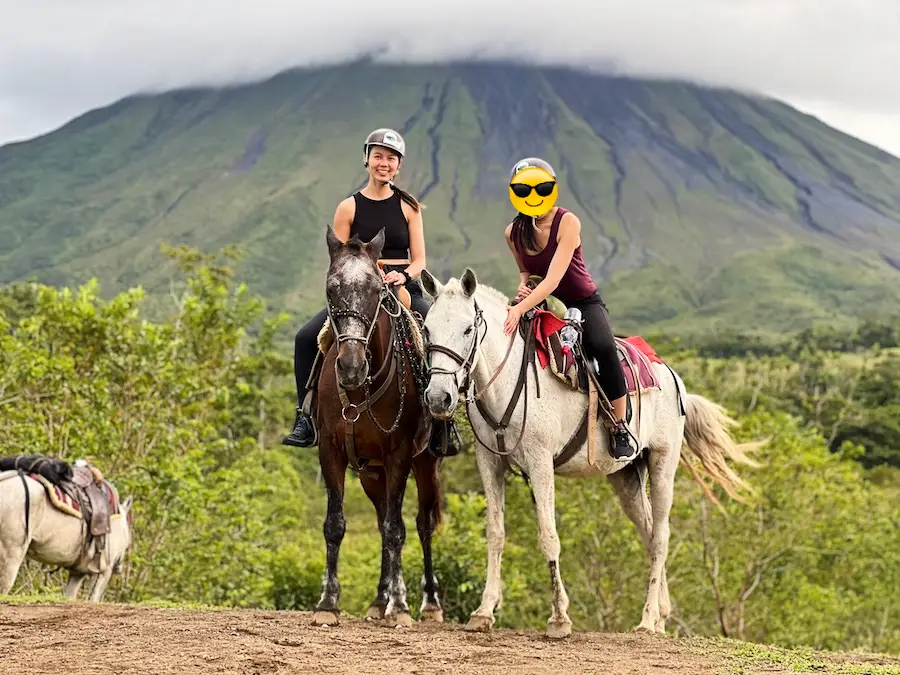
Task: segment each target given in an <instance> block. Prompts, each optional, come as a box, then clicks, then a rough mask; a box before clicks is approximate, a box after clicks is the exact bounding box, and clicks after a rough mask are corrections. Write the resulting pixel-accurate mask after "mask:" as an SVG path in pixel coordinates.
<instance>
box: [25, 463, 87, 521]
mask: <svg viewBox="0 0 900 675" xmlns="http://www.w3.org/2000/svg"><path fill="white" fill-rule="evenodd" d="M28 477H29V478H33V479H34V480H36V481H37V482H38V483H40V484H41V485H43V486H44V489H45V490H46V491H47V497H48V498H49V499H50V503H51V504H53V506H55V507H56V508H57V509H59V510H60V511H62V512H63V513H67V514H69V515H70V516H75V517H76V518H84V516H83V515H82V513H81V505H80V504H79V503H78V501H77V500H75V499H72V498H71V497H70V496H69V495H68V494H67V493H65V492H63V489H62V488H61V487H59V485H54V484H53V483H51V482H50V481H49V480H47V479H46V478H44V477H43V476H41V475H40V474H36V473H30V474H28Z"/></svg>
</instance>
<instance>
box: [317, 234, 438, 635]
mask: <svg viewBox="0 0 900 675" xmlns="http://www.w3.org/2000/svg"><path fill="white" fill-rule="evenodd" d="M325 238H326V241H327V243H328V253H329V256H330V258H331V264H330V266H329V269H328V274H327V277H326V281H325V295H326V300H327V308H328V320H329V322H330V325H331V330H332V333H333V338H334V342H333V344H332V345H331V346H330V347H329V348H328V351H327V353H326V354H325V357H324V360H323V361H322V371H321V375H320V377H319V380H318V386H317V389H316V394H317V396H316V398H317V403H316V420H317V424H318V428H319V430H320V431H319V462H320V464H321V466H322V476H323V478H324V481H325V489H326V492H327V494H328V513H327V515H326V516H325V526H324V535H325V550H326V562H325V578H324V580H323V585H322V597H321V598H320V600H319V603H318V605H316V608H315V612H314V616H313V622H314V623H315V624H317V625H323V624H327V625H334V624H336V623H338V615H339V614H340V609H339V608H338V604H339V599H340V592H341V587H340V583H339V582H338V575H337V563H338V552H339V550H340V546H341V541H342V540H343V537H344V531H345V522H344V513H343V501H344V477H345V474H346V470H347V466H348V465H349V466H350V468H351V469H353V470H355V471H358V472H359V476H360V482H361V483H362V486H363V489H364V490H365V492H366V494H367V495H368V497H369V499H370V500H371V501H372V504H373V505H374V506H375V512H376V514H377V516H378V527H379V530H380V532H381V579H380V580H379V582H378V593H377V595H376V596H375V600H373V601H372V604H371V605H370V607H369V610H368V613H367V618H369V619H385V620H386V622H387V623H388V625H392V626H396V625H400V626H410V625H412V618H411V617H410V611H409V605H408V604H407V601H406V585H405V584H404V582H403V572H402V565H401V552H402V549H403V544H404V541H405V539H406V527H405V525H404V523H403V514H402V507H403V497H404V494H405V492H406V483H407V479H408V478H409V472H410V470H411V469H412V471H413V472H414V473H415V478H416V486H417V490H418V496H419V513H418V516H417V518H416V526H417V530H418V532H419V539H420V541H421V542H422V551H423V554H424V575H423V577H422V591H423V593H422V595H423V597H422V607H421V618H422V620H423V621H443V611H442V609H441V605H440V601H439V600H438V595H437V590H438V586H437V580H436V579H435V575H434V565H433V562H432V555H431V537H432V534H433V533H434V530H435V528H436V527H437V525H438V524H439V522H440V516H441V513H440V500H441V494H440V480H439V474H438V469H439V466H440V459H438V458H436V457H434V456H433V455H432V454H431V453H430V452H428V450H427V446H428V439H429V435H430V432H431V417H430V415H428V414H427V413H426V412H425V407H424V400H423V398H422V396H423V392H424V388H425V383H426V382H425V375H424V365H423V362H422V359H421V357H420V355H419V354H417V353H416V348H415V340H414V339H413V334H412V330H413V329H412V328H411V327H410V325H409V323H408V320H409V319H410V318H411V316H412V315H411V314H408V313H407V312H406V311H405V309H404V308H402V307H401V306H400V301H399V300H398V298H397V295H396V294H395V292H393V290H392V289H391V288H389V287H388V286H386V285H385V284H384V281H383V280H382V276H381V273H380V271H379V269H378V266H377V263H378V259H379V256H380V255H381V249H382V247H383V246H384V230H383V229H382V230H381V231H380V232H379V233H378V234H377V235H376V236H375V237H374V238H373V239H372V241H370V242H369V243H363V242H362V241H360V240H359V239H358V238H357V237H353V238H351V239H350V240H349V241H348V242H347V243H346V244H345V243H342V242H341V241H340V240H339V239H338V238H337V237H336V236H335V234H334V231H333V230H332V229H331V227H328V228H327V232H326V237H325Z"/></svg>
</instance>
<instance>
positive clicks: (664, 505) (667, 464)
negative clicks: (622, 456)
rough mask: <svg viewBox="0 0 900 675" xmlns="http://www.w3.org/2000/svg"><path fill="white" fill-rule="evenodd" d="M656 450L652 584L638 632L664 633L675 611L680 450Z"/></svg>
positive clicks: (653, 454) (653, 462)
mask: <svg viewBox="0 0 900 675" xmlns="http://www.w3.org/2000/svg"><path fill="white" fill-rule="evenodd" d="M679 440H680V439H679ZM654 451H655V449H653V448H652V449H651V452H650V486H651V488H650V503H651V505H652V509H653V523H652V535H651V538H650V584H649V587H648V588H647V602H646V603H645V604H644V612H643V616H642V617H641V623H640V625H639V626H638V627H637V628H636V629H635V630H638V631H645V632H649V633H653V632H660V633H662V632H665V616H667V615H668V614H669V612H670V611H671V607H670V603H669V593H668V588H667V582H666V558H667V557H668V555H669V534H670V530H669V513H670V512H671V510H672V499H673V497H674V492H675V471H676V469H677V468H678V458H679V452H680V448H679V447H678V445H676V444H674V443H673V444H671V445H670V446H668V447H663V448H662V449H661V450H660V451H658V454H657V453H656V452H654ZM664 588H665V590H663V589H664Z"/></svg>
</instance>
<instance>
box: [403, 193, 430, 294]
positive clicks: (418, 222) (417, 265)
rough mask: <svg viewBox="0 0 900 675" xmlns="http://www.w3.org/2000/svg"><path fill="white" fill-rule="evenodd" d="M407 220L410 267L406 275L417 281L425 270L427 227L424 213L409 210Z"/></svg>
mask: <svg viewBox="0 0 900 675" xmlns="http://www.w3.org/2000/svg"><path fill="white" fill-rule="evenodd" d="M409 210H410V213H409V214H408V215H407V217H406V220H407V222H408V223H409V265H408V266H407V268H406V273H407V274H408V275H409V278H410V279H415V278H416V277H417V276H419V275H420V274H421V273H422V270H424V269H425V265H426V259H425V227H424V225H423V223H422V212H421V211H413V209H412V208H410V209H409Z"/></svg>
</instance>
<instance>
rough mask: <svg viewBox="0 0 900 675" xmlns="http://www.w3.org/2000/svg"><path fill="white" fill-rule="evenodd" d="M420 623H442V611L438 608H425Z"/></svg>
mask: <svg viewBox="0 0 900 675" xmlns="http://www.w3.org/2000/svg"><path fill="white" fill-rule="evenodd" d="M422 621H423V622H427V623H444V610H442V609H441V608H440V607H426V608H425V609H423V610H422Z"/></svg>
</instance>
